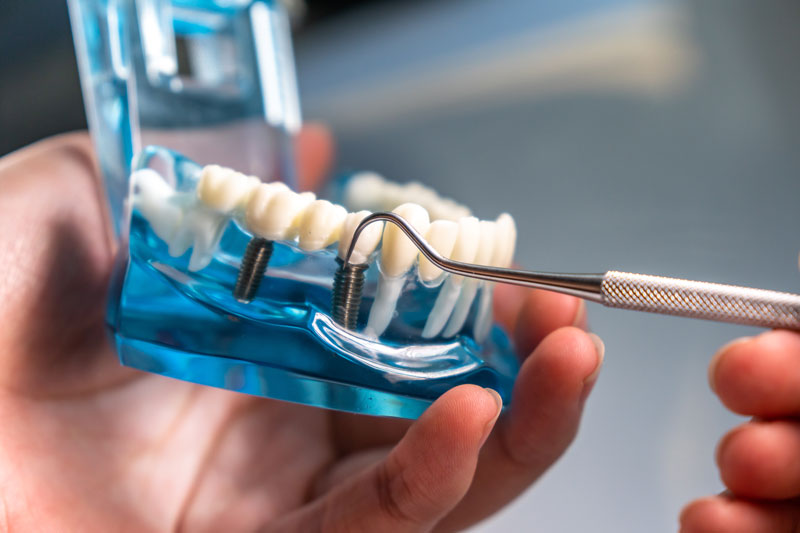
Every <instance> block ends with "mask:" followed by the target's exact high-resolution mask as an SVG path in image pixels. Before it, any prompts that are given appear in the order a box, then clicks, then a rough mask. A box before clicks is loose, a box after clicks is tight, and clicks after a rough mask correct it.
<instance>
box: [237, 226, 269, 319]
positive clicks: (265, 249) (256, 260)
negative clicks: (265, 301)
mask: <svg viewBox="0 0 800 533" xmlns="http://www.w3.org/2000/svg"><path fill="white" fill-rule="evenodd" d="M272 248H273V244H272V241H270V240H267V239H263V238H261V237H253V238H252V239H250V242H249V243H247V249H245V251H244V256H243V257H242V265H241V266H240V267H239V275H238V276H237V278H236V285H235V286H234V288H233V297H234V298H236V299H237V300H238V301H240V302H242V303H250V302H252V301H253V298H254V297H255V295H256V292H258V287H259V285H261V280H262V279H263V278H264V274H265V273H266V271H267V265H268V264H269V259H270V257H271V256H272Z"/></svg>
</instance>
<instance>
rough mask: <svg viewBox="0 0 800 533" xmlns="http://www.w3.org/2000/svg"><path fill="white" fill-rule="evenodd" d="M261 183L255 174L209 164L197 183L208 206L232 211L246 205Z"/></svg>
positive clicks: (223, 210) (201, 196)
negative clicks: (246, 173)
mask: <svg viewBox="0 0 800 533" xmlns="http://www.w3.org/2000/svg"><path fill="white" fill-rule="evenodd" d="M260 183H261V181H260V180H259V179H258V178H256V177H255V176H245V175H244V174H242V173H241V172H236V171H235V170H232V169H230V168H225V167H221V166H219V165H207V166H205V167H204V168H203V171H202V175H201V177H200V183H199V184H198V185H197V195H198V197H199V198H200V201H201V202H203V203H204V204H205V205H207V206H208V207H210V208H212V209H215V210H217V211H220V212H223V213H230V212H231V211H233V210H234V209H236V208H239V207H244V205H246V203H247V201H248V199H249V198H250V195H251V194H252V193H253V192H254V191H255V190H256V188H257V187H258V185H259V184H260Z"/></svg>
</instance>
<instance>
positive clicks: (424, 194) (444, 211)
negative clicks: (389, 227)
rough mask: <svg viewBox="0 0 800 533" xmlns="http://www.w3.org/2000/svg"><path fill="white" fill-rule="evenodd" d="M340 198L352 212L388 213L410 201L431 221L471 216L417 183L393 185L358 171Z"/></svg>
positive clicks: (466, 210) (466, 211)
mask: <svg viewBox="0 0 800 533" xmlns="http://www.w3.org/2000/svg"><path fill="white" fill-rule="evenodd" d="M344 196H345V204H347V206H348V207H349V208H350V209H353V210H359V209H366V210H369V211H391V210H393V209H394V208H395V207H397V206H399V205H402V204H405V203H409V202H414V203H416V204H419V205H421V206H422V207H423V208H425V210H426V211H427V212H428V214H429V215H430V219H431V220H453V221H457V220H459V219H461V218H463V217H468V216H470V215H471V212H470V210H469V209H468V208H467V207H465V206H463V205H461V204H459V203H458V202H456V201H455V200H452V199H450V198H442V197H441V196H439V195H438V194H437V193H436V191H434V190H433V189H431V188H430V187H426V186H425V185H422V184H421V183H417V182H410V183H406V184H400V183H394V182H391V181H388V180H386V179H384V178H383V177H381V176H380V175H378V174H376V173H374V172H361V173H359V174H356V175H355V176H353V177H352V178H350V180H349V181H348V182H347V186H346V187H345V194H344Z"/></svg>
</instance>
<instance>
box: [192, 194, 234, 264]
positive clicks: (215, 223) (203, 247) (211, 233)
mask: <svg viewBox="0 0 800 533" xmlns="http://www.w3.org/2000/svg"><path fill="white" fill-rule="evenodd" d="M228 220H229V219H228V217H226V216H225V215H223V214H220V213H215V212H213V211H211V210H208V209H192V210H191V211H189V212H187V213H186V217H185V220H184V223H183V225H184V226H185V227H187V228H190V232H191V234H192V236H193V237H194V241H193V243H192V255H191V257H190V258H189V270H190V271H192V272H197V271H198V270H202V269H204V268H205V267H207V266H208V264H209V263H210V262H211V259H213V257H214V252H215V251H216V250H217V246H219V241H220V239H221V238H222V234H223V233H224V230H225V226H226V223H227V222H228Z"/></svg>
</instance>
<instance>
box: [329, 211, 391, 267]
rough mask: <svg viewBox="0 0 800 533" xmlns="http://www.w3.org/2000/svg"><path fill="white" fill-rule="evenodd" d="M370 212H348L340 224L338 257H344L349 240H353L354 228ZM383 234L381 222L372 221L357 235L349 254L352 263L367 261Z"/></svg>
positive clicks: (357, 263)
mask: <svg viewBox="0 0 800 533" xmlns="http://www.w3.org/2000/svg"><path fill="white" fill-rule="evenodd" d="M370 214H371V213H370V212H369V211H359V212H358V213H348V215H347V217H345V219H344V224H342V234H341V236H340V237H339V257H340V258H341V259H344V258H345V255H347V249H348V248H349V247H350V242H351V241H352V240H353V234H354V233H355V231H356V228H357V227H358V225H359V224H360V223H361V221H362V220H364V219H365V218H366V217H367V216H368V215H370ZM382 234H383V222H373V223H372V224H370V225H369V226H367V227H366V228H364V231H362V232H361V234H360V235H359V236H358V242H356V246H355V248H353V254H352V255H351V256H350V262H351V263H352V264H354V265H360V264H363V263H366V262H367V259H369V256H370V254H371V253H372V252H373V251H375V248H377V246H378V243H379V242H381V235H382Z"/></svg>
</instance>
